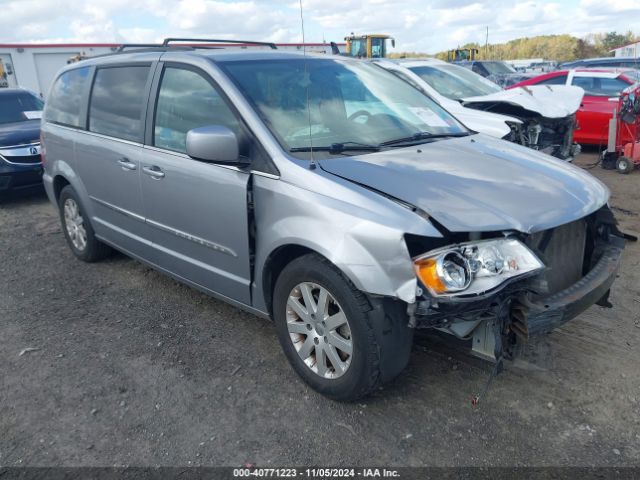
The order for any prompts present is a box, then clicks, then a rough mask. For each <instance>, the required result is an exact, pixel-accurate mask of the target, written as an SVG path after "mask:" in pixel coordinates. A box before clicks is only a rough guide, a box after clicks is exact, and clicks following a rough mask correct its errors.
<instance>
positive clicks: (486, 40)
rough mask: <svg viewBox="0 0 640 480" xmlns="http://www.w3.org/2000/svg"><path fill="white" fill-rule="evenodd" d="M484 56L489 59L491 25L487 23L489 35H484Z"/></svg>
mask: <svg viewBox="0 0 640 480" xmlns="http://www.w3.org/2000/svg"><path fill="white" fill-rule="evenodd" d="M484 58H485V60H489V25H487V35H486V36H485V37H484Z"/></svg>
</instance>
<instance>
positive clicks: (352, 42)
mask: <svg viewBox="0 0 640 480" xmlns="http://www.w3.org/2000/svg"><path fill="white" fill-rule="evenodd" d="M344 39H345V41H346V42H347V51H346V55H347V56H348V57H356V58H385V57H386V56H387V40H391V46H392V47H395V46H396V40H395V39H394V38H393V37H391V36H389V35H384V34H377V33H374V34H368V35H354V33H353V32H351V35H349V36H348V37H344Z"/></svg>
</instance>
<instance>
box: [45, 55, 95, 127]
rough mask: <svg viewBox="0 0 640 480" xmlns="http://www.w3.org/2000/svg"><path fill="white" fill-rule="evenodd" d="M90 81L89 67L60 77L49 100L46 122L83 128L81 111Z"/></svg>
mask: <svg viewBox="0 0 640 480" xmlns="http://www.w3.org/2000/svg"><path fill="white" fill-rule="evenodd" d="M88 81H89V67H84V68H78V69H75V70H69V71H67V72H64V73H63V74H62V75H60V76H59V77H58V79H57V80H56V81H55V83H54V84H53V87H52V89H51V92H50V94H49V98H48V99H47V103H46V107H45V113H44V118H45V121H47V122H52V123H57V124H59V125H67V126H70V127H83V126H84V122H83V120H82V119H81V118H80V110H81V108H82V99H83V94H84V92H85V88H86V86H87V82H88Z"/></svg>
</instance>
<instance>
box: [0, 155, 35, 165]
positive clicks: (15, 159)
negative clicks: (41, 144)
mask: <svg viewBox="0 0 640 480" xmlns="http://www.w3.org/2000/svg"><path fill="white" fill-rule="evenodd" d="M3 158H4V159H5V160H6V161H7V162H10V163H25V164H32V163H41V162H42V159H41V158H40V155H39V154H38V155H19V156H12V157H9V156H6V155H3Z"/></svg>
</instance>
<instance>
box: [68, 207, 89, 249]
mask: <svg viewBox="0 0 640 480" xmlns="http://www.w3.org/2000/svg"><path fill="white" fill-rule="evenodd" d="M64 225H65V227H66V229H67V234H68V235H69V239H70V240H71V243H72V244H73V246H74V247H75V248H76V249H77V250H79V251H80V252H82V251H84V249H85V248H87V231H86V230H85V228H84V219H83V218H82V215H81V214H80V208H79V207H78V204H77V203H76V201H75V200H74V199H73V198H67V199H66V200H65V201H64Z"/></svg>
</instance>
